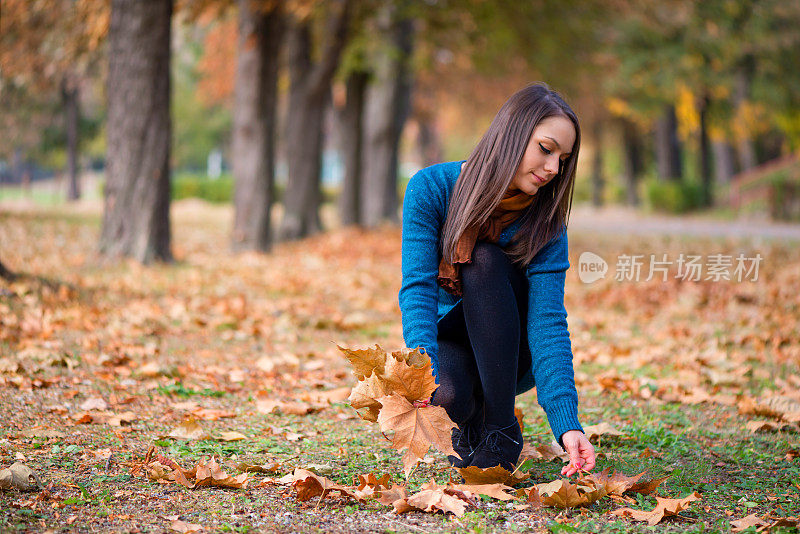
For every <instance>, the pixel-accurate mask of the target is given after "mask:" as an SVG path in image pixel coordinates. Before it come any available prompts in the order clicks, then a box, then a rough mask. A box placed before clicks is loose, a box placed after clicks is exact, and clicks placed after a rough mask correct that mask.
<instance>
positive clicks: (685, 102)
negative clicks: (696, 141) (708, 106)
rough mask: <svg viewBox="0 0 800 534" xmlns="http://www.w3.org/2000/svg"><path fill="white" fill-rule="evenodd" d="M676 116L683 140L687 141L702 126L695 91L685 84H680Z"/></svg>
mask: <svg viewBox="0 0 800 534" xmlns="http://www.w3.org/2000/svg"><path fill="white" fill-rule="evenodd" d="M675 116H676V117H677V119H678V135H679V136H680V138H681V140H682V141H687V140H688V139H689V137H691V136H692V134H694V133H695V132H696V131H697V130H698V129H699V128H700V114H699V113H698V112H697V106H696V105H695V96H694V93H692V91H691V90H690V89H689V88H688V87H686V86H685V85H683V84H681V85H679V86H678V98H677V102H675Z"/></svg>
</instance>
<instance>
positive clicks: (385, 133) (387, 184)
mask: <svg viewBox="0 0 800 534" xmlns="http://www.w3.org/2000/svg"><path fill="white" fill-rule="evenodd" d="M401 10H402V6H398V5H395V4H385V5H384V6H383V8H382V9H381V12H380V13H379V15H378V27H379V29H380V34H381V35H386V36H387V38H388V40H387V42H386V43H383V45H382V46H380V47H379V51H378V56H377V57H376V58H375V60H374V65H375V76H374V78H373V81H372V83H371V84H370V86H369V88H368V89H367V105H366V120H367V122H366V125H365V127H364V130H365V143H364V145H365V150H364V181H363V184H362V185H363V189H362V191H363V193H362V198H363V204H362V208H363V209H362V219H363V222H364V224H365V225H366V226H368V227H374V226H377V225H378V224H380V223H381V222H382V221H384V220H388V221H393V222H395V221H397V220H398V213H397V212H398V206H399V202H398V199H397V167H398V159H399V157H398V151H399V150H398V149H399V147H398V145H399V142H400V134H401V133H402V131H403V125H404V124H405V121H406V118H407V117H408V114H409V108H410V102H411V79H410V78H411V73H410V69H409V67H408V62H409V59H410V56H411V49H412V43H413V37H414V36H413V33H414V27H413V23H414V21H413V20H412V19H410V18H407V17H406V16H405V14H404V13H402V12H401Z"/></svg>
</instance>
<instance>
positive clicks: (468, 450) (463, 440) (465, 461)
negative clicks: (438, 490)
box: [447, 409, 483, 469]
mask: <svg viewBox="0 0 800 534" xmlns="http://www.w3.org/2000/svg"><path fill="white" fill-rule="evenodd" d="M482 420H483V409H479V410H475V411H474V412H473V415H471V416H470V417H469V419H467V421H466V422H465V423H463V424H462V425H461V426H460V427H456V428H454V429H453V433H452V434H451V440H452V443H453V450H455V451H456V454H458V456H460V457H461V458H458V457H456V456H448V457H447V459H448V460H449V461H450V465H451V466H453V467H457V468H459V469H461V468H464V467H468V466H469V464H470V462H472V455H473V454H475V449H476V448H477V447H478V444H479V443H480V441H481V431H480V429H481V426H482V424H483V421H482Z"/></svg>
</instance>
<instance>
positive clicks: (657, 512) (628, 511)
mask: <svg viewBox="0 0 800 534" xmlns="http://www.w3.org/2000/svg"><path fill="white" fill-rule="evenodd" d="M700 498H701V497H700V494H699V493H697V492H694V493H692V494H691V495H687V496H686V497H684V498H682V499H664V498H661V497H656V502H657V504H656V507H655V508H653V509H652V510H650V511H647V510H634V509H633V508H620V509H619V510H614V511H613V512H611V513H612V514H614V515H618V516H620V517H630V518H631V519H633V520H634V521H647V524H648V525H650V526H653V525H656V524H658V523H659V522H660V521H661V520H662V519H664V518H665V517H669V516H672V515H678V512H680V511H682V510H685V509H687V508H688V507H689V503H691V502H694V501H699V500H700Z"/></svg>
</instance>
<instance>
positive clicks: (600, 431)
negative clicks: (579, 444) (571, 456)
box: [583, 421, 624, 442]
mask: <svg viewBox="0 0 800 534" xmlns="http://www.w3.org/2000/svg"><path fill="white" fill-rule="evenodd" d="M583 432H584V434H586V437H587V438H588V440H589V441H591V442H595V441H597V438H599V437H600V436H603V437H609V436H623V435H624V434H623V433H622V432H620V431H619V430H617V429H616V428H614V427H613V426H611V425H610V424H609V423H607V422H605V421H603V422H602V423H600V424H599V425H588V426H584V427H583Z"/></svg>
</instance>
